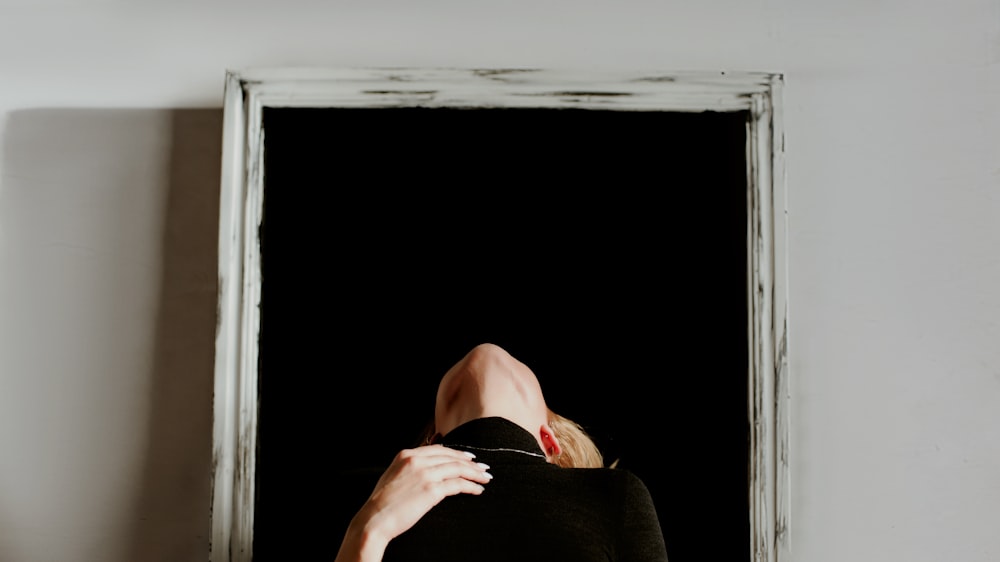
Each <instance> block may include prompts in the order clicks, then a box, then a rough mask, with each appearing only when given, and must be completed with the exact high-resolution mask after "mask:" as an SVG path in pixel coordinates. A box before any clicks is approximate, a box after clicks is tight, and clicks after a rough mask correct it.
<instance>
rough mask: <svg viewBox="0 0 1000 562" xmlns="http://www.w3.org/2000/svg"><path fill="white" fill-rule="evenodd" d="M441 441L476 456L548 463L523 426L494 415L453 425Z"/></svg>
mask: <svg viewBox="0 0 1000 562" xmlns="http://www.w3.org/2000/svg"><path fill="white" fill-rule="evenodd" d="M438 443H440V444H441V445H444V446H446V447H451V448H453V449H458V450H460V451H469V452H472V453H474V454H475V455H476V457H477V458H490V459H498V458H502V459H507V460H511V461H515V460H518V461H520V462H543V463H547V462H548V460H547V459H546V458H545V454H544V453H543V452H542V449H541V448H540V447H539V446H538V441H536V440H535V438H534V437H533V436H532V435H531V434H530V433H528V432H527V431H526V430H525V429H524V428H523V427H521V426H519V425H517V424H516V423H514V422H512V421H510V420H508V419H506V418H501V417H497V416H493V417H486V418H477V419H474V420H471V421H468V422H465V423H464V424H462V425H460V426H458V427H456V428H455V429H452V430H451V431H449V432H448V434H447V435H445V436H444V437H442V438H441V440H440V441H438Z"/></svg>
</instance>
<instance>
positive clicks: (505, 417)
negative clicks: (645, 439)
mask: <svg viewBox="0 0 1000 562" xmlns="http://www.w3.org/2000/svg"><path fill="white" fill-rule="evenodd" d="M427 434H428V438H427V439H426V440H425V444H423V445H420V446H416V447H414V448H412V449H406V450H403V451H400V452H399V453H398V454H397V455H396V456H395V458H394V459H393V461H392V462H391V463H390V465H389V467H388V468H387V469H386V470H385V472H384V473H383V474H382V475H381V477H380V478H379V479H378V482H377V483H376V484H375V487H374V490H373V491H372V493H371V495H370V496H369V498H368V499H367V501H365V502H364V504H363V505H362V506H361V508H360V509H359V510H358V511H357V513H356V514H355V515H354V517H353V518H352V519H351V522H350V524H349V525H348V528H347V530H346V532H345V534H344V536H343V539H342V542H341V545H340V548H339V551H338V553H337V557H336V562H371V561H384V562H394V561H412V560H434V561H437V562H450V561H459V560H461V561H468V560H477V561H505V562H510V561H515V560H516V561H533V560H539V561H541V560H545V561H546V562H551V561H553V560H569V561H575V562H588V561H597V560H601V561H608V560H611V561H643V562H665V561H666V560H667V553H666V547H665V544H664V539H663V535H662V532H661V528H660V524H659V519H658V517H657V513H656V509H655V506H654V505H653V501H652V498H651V496H650V494H649V491H648V489H647V488H646V486H645V484H644V483H643V482H642V481H641V480H640V479H639V478H638V477H637V476H636V475H635V474H633V473H632V472H629V471H628V470H624V469H618V468H606V467H604V466H603V459H602V457H601V455H600V452H599V450H598V449H597V447H596V446H595V445H594V443H593V440H591V439H590V438H589V436H588V435H587V434H586V432H585V431H584V430H583V428H582V427H581V426H579V425H578V424H576V423H575V422H573V421H572V420H569V419H568V418H564V417H562V416H559V415H557V414H555V413H554V412H552V411H551V410H550V409H549V408H548V406H547V405H546V402H545V398H544V395H543V393H542V389H541V385H540V383H539V381H538V379H537V377H536V376H535V374H534V373H533V372H532V371H531V369H530V368H528V367H527V366H526V365H525V364H524V363H522V362H520V361H519V360H517V359H515V358H514V357H513V356H511V355H510V354H509V353H508V352H507V351H506V350H504V349H503V348H501V347H500V346H497V345H495V344H491V343H484V344H480V345H478V346H476V347H474V348H473V349H472V350H471V351H469V352H468V353H467V354H466V355H465V356H464V357H463V358H462V359H461V360H459V361H458V362H457V363H456V364H455V365H453V366H452V367H451V368H450V369H449V370H448V371H447V372H446V373H445V374H444V376H443V377H442V378H441V380H440V383H439V385H438V390H437V396H436V401H435V407H434V418H433V424H432V427H431V428H430V429H429V430H428V432H427Z"/></svg>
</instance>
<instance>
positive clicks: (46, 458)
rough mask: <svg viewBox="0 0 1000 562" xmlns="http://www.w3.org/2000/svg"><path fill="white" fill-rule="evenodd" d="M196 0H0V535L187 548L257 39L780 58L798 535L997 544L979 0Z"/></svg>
mask: <svg viewBox="0 0 1000 562" xmlns="http://www.w3.org/2000/svg"><path fill="white" fill-rule="evenodd" d="M203 4H205V5H201V4H195V3H184V2H182V3H162V5H157V6H154V5H151V3H149V2H146V3H142V2H131V3H128V4H126V3H124V2H111V1H101V0H88V1H86V2H84V1H83V0H77V1H72V0H64V1H62V2H52V1H49V2H39V1H32V2H29V1H28V0H24V1H12V0H3V2H2V3H0V127H2V145H0V560H4V561H10V562H43V561H44V562H51V561H60V562H64V561H72V562H77V561H79V562H135V561H138V560H142V561H144V562H145V561H164V562H168V561H169V562H178V561H185V560H187V561H201V560H204V559H205V553H206V552H207V533H208V507H209V497H208V496H209V490H208V477H209V471H210V470H211V467H210V456H211V455H210V446H211V411H210V409H211V396H210V394H211V377H212V363H213V345H214V341H213V340H214V328H215V324H214V322H215V291H216V290H217V286H216V279H215V276H216V269H215V268H216V262H215V259H216V255H215V244H216V238H215V235H216V234H215V230H216V228H217V217H216V213H217V211H218V201H217V196H218V182H217V178H218V170H219V162H218V158H219V152H220V146H219V141H220V135H221V111H220V108H221V100H222V86H223V78H224V73H225V71H226V69H229V68H247V67H252V66H277V65H294V66H316V65H319V66H444V67H456V66H457V67H543V68H564V69H583V70H586V69H590V68H593V69H601V68H616V67H617V68H621V67H624V68H628V69H636V70H665V71H670V70H759V71H773V72H781V73H784V74H785V76H786V87H785V91H784V102H785V124H786V140H787V181H788V193H789V196H788V209H789V225H790V241H789V262H788V263H789V284H790V311H791V312H790V314H791V340H790V346H791V349H790V354H791V355H790V357H791V364H790V368H791V376H792V377H793V378H792V400H793V403H792V423H793V435H792V447H793V449H792V458H791V461H792V478H793V498H792V502H793V505H792V509H793V512H792V527H791V541H792V552H793V555H794V560H795V561H796V562H799V561H803V562H842V561H844V560H851V561H868V560H871V561H896V560H906V561H907V562H921V561H927V562H939V561H942V560H962V561H966V562H993V561H995V560H998V559H1000V532H997V530H998V529H1000V320H998V319H1000V252H998V248H1000V65H998V61H1000V1H998V0H952V1H950V2H940V1H938V2H932V1H930V0H907V1H903V0H892V1H882V2H871V1H868V0H848V1H845V2H823V3H820V2H809V1H803V0H750V1H746V0H701V1H689V2H645V1H640V0H623V1H619V2H614V3H611V2H595V1H583V2H570V1H568V0H552V1H545V2H539V1H537V0H536V1H527V0H508V1H507V2H496V3H491V4H489V5H486V4H485V3H481V2H479V3H477V2H470V1H468V0H466V1H458V0H454V1H449V0H431V1H425V2H419V3H418V2H404V1H401V0H396V1H391V2H389V1H386V2H370V1H369V2H361V1H352V2H348V1H341V2H327V3H320V2H316V3H315V4H310V3H305V2H274V3H272V4H265V3H263V2H257V3H250V4H247V3H232V4H231V5H219V3H203ZM475 4H479V5H475ZM209 5H210V6H209ZM206 6H207V7H206ZM233 10H238V11H237V12H235V13H230V12H231V11H233ZM201 107H203V108H207V110H203V111H199V110H196V109H194V108H201Z"/></svg>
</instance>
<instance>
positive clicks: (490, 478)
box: [483, 471, 493, 480]
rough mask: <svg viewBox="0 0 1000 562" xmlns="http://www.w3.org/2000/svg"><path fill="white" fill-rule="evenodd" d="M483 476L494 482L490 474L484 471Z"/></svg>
mask: <svg viewBox="0 0 1000 562" xmlns="http://www.w3.org/2000/svg"><path fill="white" fill-rule="evenodd" d="M483 476H484V477H485V478H487V479H489V480H493V475H492V474H490V473H489V472H486V471H483Z"/></svg>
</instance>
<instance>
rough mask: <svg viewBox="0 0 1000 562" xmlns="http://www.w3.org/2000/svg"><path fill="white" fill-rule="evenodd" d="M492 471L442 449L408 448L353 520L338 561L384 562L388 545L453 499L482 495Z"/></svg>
mask: <svg viewBox="0 0 1000 562" xmlns="http://www.w3.org/2000/svg"><path fill="white" fill-rule="evenodd" d="M488 468H489V467H488V466H486V465H485V464H481V463H477V462H475V461H474V460H473V459H472V457H471V456H469V454H468V453H464V452H462V451H456V450H454V449H449V448H447V447H444V446H442V445H427V446H425V447H417V448H415V449H405V450H403V451H400V452H399V454H397V455H396V457H395V458H394V459H393V461H392V463H391V464H390V465H389V468H387V469H386V471H385V472H384V473H383V474H382V476H381V477H380V478H379V480H378V483H376V484H375V489H374V490H373V491H372V493H371V496H369V497H368V501H366V502H365V504H364V505H363V506H362V507H361V510H360V511H358V513H357V514H356V515H355V516H354V518H353V519H352V520H351V525H350V527H349V528H348V531H347V535H346V536H345V537H344V542H343V544H342V545H341V548H340V552H339V553H338V555H337V562H345V561H348V560H352V561H353V560H366V561H367V560H381V558H382V554H383V553H384V552H385V547H386V546H387V545H388V544H389V541H391V540H392V539H394V538H396V537H398V536H399V535H401V534H402V533H403V532H405V531H406V530H407V529H409V528H410V527H412V526H413V525H414V524H415V523H416V522H417V521H419V520H420V518H421V517H423V516H424V514H426V513H427V512H428V511H430V510H431V508H432V507H434V506H435V505H437V504H438V503H439V502H440V501H441V500H443V499H444V498H446V497H448V496H454V495H456V494H473V495H479V494H481V493H483V490H484V488H483V484H486V483H487V482H489V481H490V479H491V478H492V476H491V475H490V474H489V473H488V472H486V470H487V469H488Z"/></svg>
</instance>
